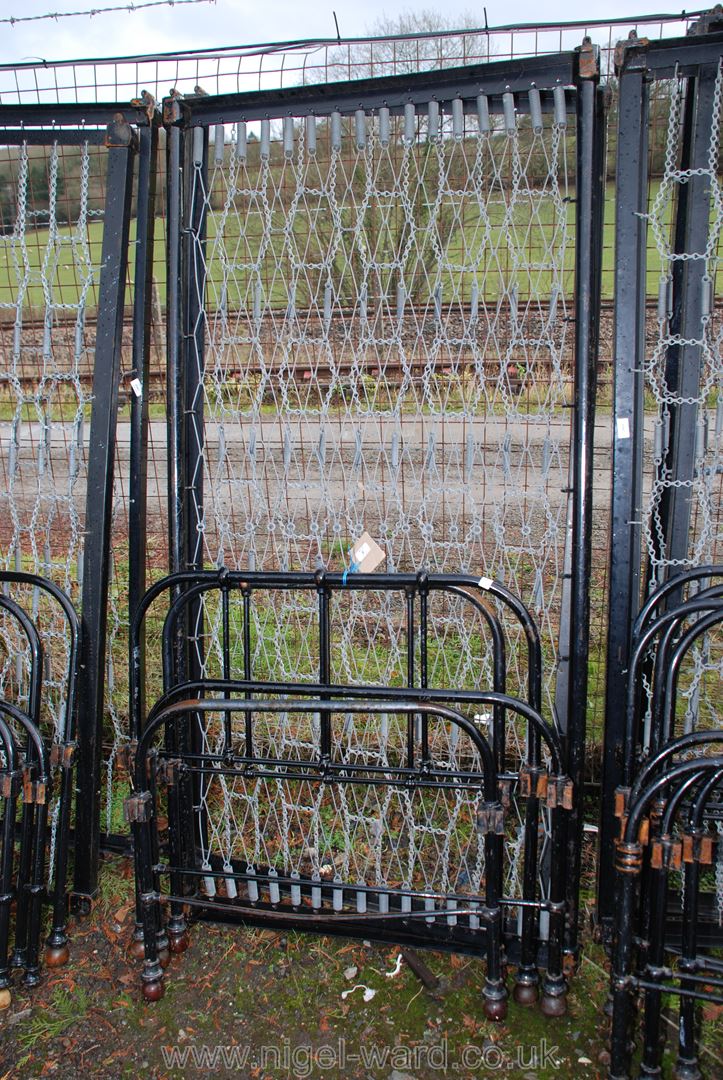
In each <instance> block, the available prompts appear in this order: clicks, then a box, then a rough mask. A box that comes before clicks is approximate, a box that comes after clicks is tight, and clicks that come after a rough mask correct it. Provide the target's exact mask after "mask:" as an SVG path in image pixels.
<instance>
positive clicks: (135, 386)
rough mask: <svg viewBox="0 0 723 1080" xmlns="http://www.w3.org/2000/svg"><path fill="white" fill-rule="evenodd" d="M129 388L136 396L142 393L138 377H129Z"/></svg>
mask: <svg viewBox="0 0 723 1080" xmlns="http://www.w3.org/2000/svg"><path fill="white" fill-rule="evenodd" d="M131 390H132V391H133V393H134V394H135V395H136V397H140V396H141V394H142V393H143V383H142V382H141V380H140V379H131Z"/></svg>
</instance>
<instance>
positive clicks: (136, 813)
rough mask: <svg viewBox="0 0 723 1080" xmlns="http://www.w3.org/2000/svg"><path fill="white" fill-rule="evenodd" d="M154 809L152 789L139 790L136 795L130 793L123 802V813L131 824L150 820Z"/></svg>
mask: <svg viewBox="0 0 723 1080" xmlns="http://www.w3.org/2000/svg"><path fill="white" fill-rule="evenodd" d="M152 809H153V800H152V798H151V793H150V791H139V792H138V793H137V794H136V795H129V797H128V798H127V799H126V800H125V802H124V803H123V815H124V817H125V819H126V821H127V822H128V824H129V825H132V824H133V822H135V821H139V822H144V821H150V819H151V812H152Z"/></svg>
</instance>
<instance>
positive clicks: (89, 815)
mask: <svg viewBox="0 0 723 1080" xmlns="http://www.w3.org/2000/svg"><path fill="white" fill-rule="evenodd" d="M131 125H132V126H131ZM158 126H159V121H158V116H157V113H156V110H155V105H154V103H153V101H152V99H148V100H145V99H143V100H139V101H137V102H133V103H118V102H108V103H98V104H63V105H20V106H15V105H0V139H1V140H2V141H3V142H4V143H5V144H6V145H21V144H22V143H28V144H30V145H34V146H47V145H52V144H54V143H59V144H61V145H65V146H81V145H83V144H85V143H90V144H91V145H105V146H106V147H108V165H107V172H106V189H105V190H106V204H105V216H104V229H103V245H102V253H101V273H100V286H99V295H98V316H97V331H96V342H95V365H94V372H93V388H92V395H93V403H92V411H91V428H90V446H89V453H88V471H87V493H86V515H85V521H86V525H85V558H84V563H83V581H82V585H81V622H82V644H81V656H80V664H79V682H78V712H79V718H80V719H79V730H78V793H77V804H76V814H75V882H74V889H75V894H76V897H77V898H78V901H79V905H80V907H81V908H84V909H87V908H88V905H89V903H90V900H91V899H92V897H93V896H94V895H95V893H96V891H97V882H98V866H99V853H100V800H101V754H102V733H103V715H104V695H105V652H106V626H107V610H108V584H109V573H110V529H111V517H112V501H113V473H114V464H115V438H116V424H117V414H118V397H119V384H120V374H121V343H122V328H123V310H124V302H125V289H126V271H127V260H128V237H129V226H130V217H131V197H132V188H133V170H134V163H135V160H136V158H138V161H139V182H138V204H137V243H136V245H135V246H136V260H135V271H136V273H135V281H136V289H135V297H134V334H133V370H132V372H131V378H137V379H139V380H140V382H141V384H142V386H141V393H140V395H135V394H134V395H132V402H131V484H132V486H133V490H134V499H133V500H132V505H131V510H130V521H129V532H130V541H129V542H130V581H131V585H130V590H129V592H130V595H129V600H130V602H131V603H137V602H138V600H139V598H140V596H141V595H142V593H143V588H144V580H145V578H144V575H145V562H146V560H145V544H146V539H145V505H146V490H145V489H146V482H145V477H146V456H147V455H146V444H147V424H148V407H147V395H146V394H145V393H144V390H145V385H146V377H147V367H148V360H149V327H150V304H151V291H150V288H149V285H150V274H151V264H152V260H153V225H154V215H155V210H154V193H155V177H156V156H157V140H158Z"/></svg>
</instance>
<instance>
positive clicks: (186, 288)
mask: <svg viewBox="0 0 723 1080" xmlns="http://www.w3.org/2000/svg"><path fill="white" fill-rule="evenodd" d="M598 81H599V71H598V64H597V54H596V51H595V49H594V48H593V46H592V45H591V44H590V42H589V40H588V39H585V40H584V42H583V45H582V46H581V48H579V49H578V50H576V51H575V52H568V53H561V54H557V55H549V56H543V57H535V58H532V59H527V58H523V59H520V60H514V61H501V62H494V63H489V64H484V65H478V66H474V67H466V68H457V69H450V70H447V71H442V72H429V73H422V74H417V75H404V76H389V77H384V78H380V79H371V80H359V81H354V82H347V83H336V84H327V85H323V86H314V87H300V88H293V89H289V90H282V91H259V92H254V93H248V94H233V95H219V96H196V97H193V98H189V97H187V98H181V97H180V96H179V95H176V94H172V95H171V96H170V97H168V98H165V99H164V102H163V120H164V123H165V125H166V128H167V178H168V187H167V208H168V296H167V340H168V347H167V348H168V351H167V395H168V396H167V409H168V506H169V552H170V566H169V569H170V571H171V573H178V572H182V571H193V570H195V571H200V570H201V569H202V553H201V548H200V537H201V532H200V530H199V528H198V525H199V521H200V517H201V515H202V513H203V476H202V469H201V468H199V463H200V459H201V452H202V446H201V445H200V442H199V440H200V439H201V438H202V436H201V435H200V434H199V433H201V432H202V431H203V395H202V394H201V393H200V392H199V390H200V379H201V373H202V371H203V365H204V340H203V320H202V319H201V318H200V314H201V310H200V309H201V305H202V303H203V298H202V297H201V296H199V293H198V288H197V286H196V283H195V278H194V274H195V265H196V262H197V261H198V259H199V258H200V259H202V258H203V256H204V251H205V236H206V208H205V203H204V202H203V200H199V199H195V200H194V199H193V198H192V190H191V189H192V185H191V184H190V182H189V183H187V182H186V177H190V176H192V175H193V172H194V156H195V158H196V162H197V161H198V158H199V156H200V158H201V164H200V176H201V180H202V182H203V183H205V182H206V177H207V168H208V129H209V126H211V125H214V124H226V123H233V122H237V121H241V120H245V121H251V120H258V119H269V118H282V117H285V116H293V117H303V116H307V115H315V116H326V115H329V114H330V113H331V112H333V111H336V112H339V113H341V114H342V115H353V114H354V112H356V110H359V109H363V110H372V109H375V108H379V107H385V108H388V109H389V111H390V113H392V114H394V113H400V112H403V109H404V106H405V104H407V103H408V102H412V103H415V104H419V103H425V102H429V101H430V100H436V101H438V102H439V103H440V105H441V106H442V107H444V105H445V104H448V103H451V102H452V101H453V100H455V99H461V100H462V102H463V108H464V109H465V111H473V110H474V109H475V108H476V98H477V95H479V94H485V95H487V98H488V102H489V109H490V112H491V113H501V112H503V109H504V103H503V96H504V95H508V94H512V95H519V98H516V99H515V104H516V107H517V108H519V110H520V111H523V112H524V111H526V109H527V108H528V107H529V105H528V101H527V92H528V91H529V90H530V89H532V88H535V89H537V90H539V92H540V102H541V107H542V109H543V112H550V111H552V110H554V108H555V100H554V97H555V95H554V91H555V89H556V88H558V89H559V88H560V87H564V88H572V89H571V90H568V91H566V95H565V98H566V108H567V110H568V112H572V113H574V115H576V118H577V140H576V148H577V149H576V152H577V192H576V199H575V215H576V265H575V360H574V403H573V406H572V407H573V423H572V445H571V461H572V467H571V489H570V492H569V496H568V497H569V503H570V511H569V514H568V519H569V522H570V525H569V528H568V537H567V550H568V552H569V566H570V572H569V577H568V575H567V574H566V581H565V587H564V588H563V609H562V613H561V620H560V638H559V649H558V652H559V659H560V676H559V678H558V691H557V703H556V711H557V715H558V720H559V724H560V726H561V729H562V731H563V733H564V741H565V758H566V770H567V772H568V773H569V775H570V777H571V779H572V781H573V785H574V800H575V801H574V807H573V809H572V812H571V816H570V825H569V832H568V856H567V861H568V876H567V892H566V899H567V904H568V917H567V920H566V948H567V950H568V952H569V953H570V954H571V955H572V956H573V957H576V956H577V952H578V926H579V880H580V869H581V850H582V832H583V782H584V767H585V739H586V710H587V680H588V662H587V661H588V649H589V607H590V601H589V582H590V567H591V524H592V464H593V436H594V402H595V367H596V362H597V347H598V330H599V306H600V274H601V259H602V224H603V208H604V191H603V183H604V178H603V167H604V124H603V93H602V90H601V89H600V87H599V85H598ZM197 131H200V132H201V133H202V140H201V142H202V145H200V146H199V145H198V144H196V146H195V147H194V135H195V132H197ZM196 171H197V172H198V171H199V166H198V164H196ZM191 619H192V616H191ZM189 674H193V673H192V672H189Z"/></svg>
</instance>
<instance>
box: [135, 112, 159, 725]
mask: <svg viewBox="0 0 723 1080" xmlns="http://www.w3.org/2000/svg"><path fill="white" fill-rule="evenodd" d="M157 159H158V123H157V122H156V120H155V118H154V120H153V121H152V122H151V123H149V124H148V126H147V127H142V128H141V129H140V131H139V150H138V188H137V194H136V207H137V210H136V259H135V277H134V281H135V291H134V295H133V361H132V368H131V372H130V375H131V384H130V385H131V431H130V478H129V489H130V499H129V506H128V611H129V616H130V621H131V622H132V621H133V617H134V615H135V612H136V609H137V608H138V605H139V604H140V602H141V600H142V598H143V594H144V592H145V590H146V548H147V544H146V511H147V504H146V500H147V493H148V492H147V475H148V397H149V392H150V380H149V368H150V356H151V319H152V308H153V250H154V237H155V221H156V215H155V207H156V174H157V164H158V161H157ZM145 643H146V628H145V620H144V621H143V622H142V623H141V627H140V633H139V637H138V641H137V642H135V647H136V648H138V650H139V655H138V658H137V661H136V662H137V663H139V664H140V665H141V667H142V669H145ZM133 647H134V645H133V644H131V648H133ZM133 665H134V657H133V655H131V657H130V666H131V668H132V667H133ZM138 693H139V699H138V705H137V706H136V707H137V708H139V710H140V715H141V716H145V709H146V704H145V686H144V683H143V680H141V682H140V685H139V687H138Z"/></svg>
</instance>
